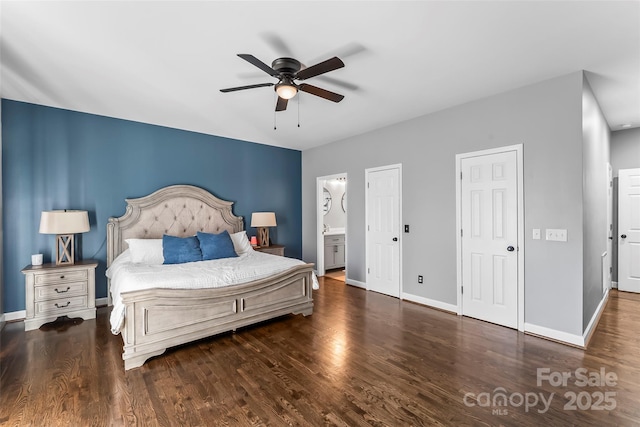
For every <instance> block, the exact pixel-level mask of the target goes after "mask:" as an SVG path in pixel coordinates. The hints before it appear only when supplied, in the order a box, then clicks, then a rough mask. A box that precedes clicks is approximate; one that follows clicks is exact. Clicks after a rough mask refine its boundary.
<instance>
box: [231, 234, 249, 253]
mask: <svg viewBox="0 0 640 427" xmlns="http://www.w3.org/2000/svg"><path fill="white" fill-rule="evenodd" d="M231 241H232V242H233V249H235V251H236V253H237V254H238V255H243V254H246V253H247V252H250V251H252V250H253V247H251V243H249V239H247V232H246V231H239V232H237V233H233V234H231Z"/></svg>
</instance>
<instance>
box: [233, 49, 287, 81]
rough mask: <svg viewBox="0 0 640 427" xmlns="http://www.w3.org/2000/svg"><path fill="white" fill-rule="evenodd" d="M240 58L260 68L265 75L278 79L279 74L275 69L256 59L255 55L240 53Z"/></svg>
mask: <svg viewBox="0 0 640 427" xmlns="http://www.w3.org/2000/svg"><path fill="white" fill-rule="evenodd" d="M238 56H239V57H240V58H242V59H244V60H245V61H247V62H250V63H251V64H253V65H255V66H256V67H258V68H260V69H261V70H262V71H264V72H265V73H267V74H269V75H270V76H273V77H278V75H279V74H278V72H277V71H276V70H274V69H273V68H271V67H269V66H268V65H267V64H265V63H264V62H262V61H260V60H259V59H258V58H256V57H255V56H253V55H249V54H248V53H239V54H238Z"/></svg>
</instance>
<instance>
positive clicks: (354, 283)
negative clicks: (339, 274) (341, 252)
mask: <svg viewBox="0 0 640 427" xmlns="http://www.w3.org/2000/svg"><path fill="white" fill-rule="evenodd" d="M345 283H346V284H347V285H351V286H357V287H359V288H362V289H367V284H366V283H364V282H359V281H357V280H353V279H349V278H347V279H345Z"/></svg>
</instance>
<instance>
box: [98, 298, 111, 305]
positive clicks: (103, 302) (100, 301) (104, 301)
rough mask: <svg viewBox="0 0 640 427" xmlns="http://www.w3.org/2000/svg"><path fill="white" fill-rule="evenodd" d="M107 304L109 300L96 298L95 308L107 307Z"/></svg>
mask: <svg viewBox="0 0 640 427" xmlns="http://www.w3.org/2000/svg"><path fill="white" fill-rule="evenodd" d="M108 304H109V298H107V297H104V298H96V307H100V306H103V305H108Z"/></svg>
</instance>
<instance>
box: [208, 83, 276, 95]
mask: <svg viewBox="0 0 640 427" xmlns="http://www.w3.org/2000/svg"><path fill="white" fill-rule="evenodd" d="M274 84H275V83H259V84H257V85H248V86H238V87H230V88H227V89H220V92H224V93H227V92H234V91H236V90H245V89H254V88H257V87H266V86H273V85H274Z"/></svg>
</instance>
